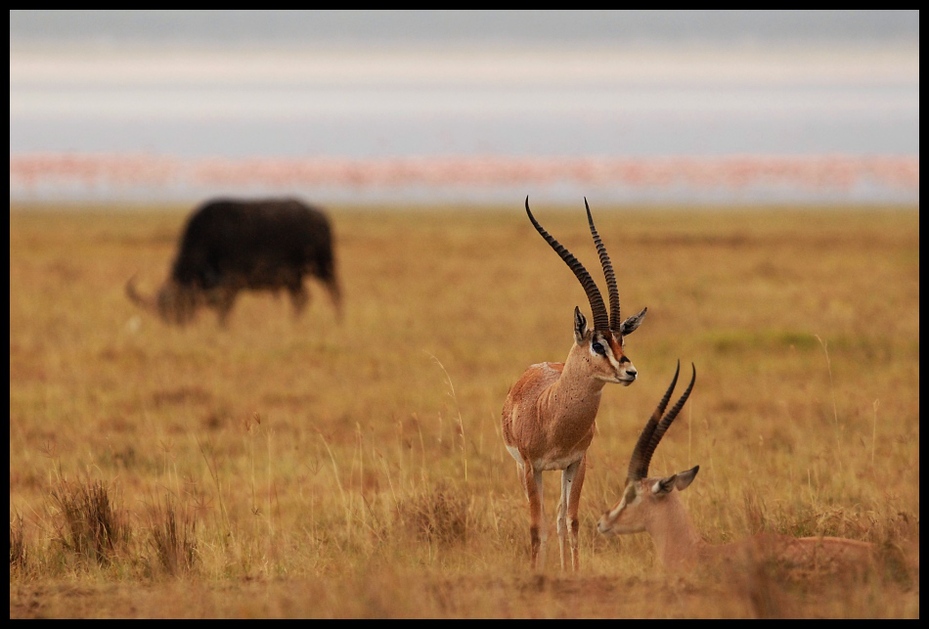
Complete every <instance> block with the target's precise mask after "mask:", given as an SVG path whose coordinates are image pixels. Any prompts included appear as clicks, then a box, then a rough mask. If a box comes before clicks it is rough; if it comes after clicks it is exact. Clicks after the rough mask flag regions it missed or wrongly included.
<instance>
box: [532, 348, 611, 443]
mask: <svg viewBox="0 0 929 629" xmlns="http://www.w3.org/2000/svg"><path fill="white" fill-rule="evenodd" d="M586 354H587V350H586V348H584V347H582V346H579V345H577V344H575V345H573V346H572V347H571V351H570V352H568V357H567V359H566V360H565V362H564V366H563V367H562V369H561V375H560V376H559V377H558V379H557V380H555V381H554V382H552V383H551V384H550V385H549V387H548V388H547V389H546V390H545V391H544V392H543V394H542V396H541V399H540V400H539V404H540V406H542V407H547V408H546V410H547V411H548V413H549V414H548V416H549V417H552V418H554V419H556V421H557V422H559V423H560V422H572V423H573V422H574V421H581V422H586V423H587V425H588V426H589V425H591V424H593V421H594V419H595V418H596V416H597V410H598V409H599V408H600V398H601V394H602V393H603V387H604V386H605V385H606V382H605V381H604V380H601V379H599V378H596V377H594V375H593V374H594V370H593V369H592V367H591V365H590V359H589V358H588V356H587V355H586Z"/></svg>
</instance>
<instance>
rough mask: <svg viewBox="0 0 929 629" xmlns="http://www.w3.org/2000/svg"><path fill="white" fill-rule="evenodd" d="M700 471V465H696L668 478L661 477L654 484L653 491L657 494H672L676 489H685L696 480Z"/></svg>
mask: <svg viewBox="0 0 929 629" xmlns="http://www.w3.org/2000/svg"><path fill="white" fill-rule="evenodd" d="M699 471H700V466H699V465H696V466H694V467H692V468H690V469H689V470H687V471H686V472H680V473H678V474H672V475H671V476H668V477H667V478H660V479H658V480H656V481H655V484H654V485H652V493H653V494H655V495H656V496H659V495H664V494H670V493H671V492H672V491H674V490H675V489H676V490H678V491H683V490H684V489H687V488H688V487H690V484H691V483H692V482H694V478H695V477H696V476H697V472H699Z"/></svg>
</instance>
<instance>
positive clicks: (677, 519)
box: [645, 479, 707, 570]
mask: <svg viewBox="0 0 929 629" xmlns="http://www.w3.org/2000/svg"><path fill="white" fill-rule="evenodd" d="M651 480H652V481H654V480H657V479H651ZM655 506H656V507H657V509H658V510H660V511H661V513H653V514H651V517H648V518H647V520H646V523H645V530H646V531H648V534H649V535H650V536H651V538H652V541H653V542H654V543H655V551H656V553H657V554H658V558H659V560H660V561H661V563H662V564H663V565H664V566H665V568H666V569H669V570H681V569H684V570H686V569H691V568H693V567H695V566H696V565H697V563H698V561H699V558H700V555H701V553H703V552H704V549H705V548H706V547H707V543H706V542H705V541H704V540H703V538H702V537H701V536H700V533H699V532H698V531H697V529H696V528H695V527H694V525H693V522H691V520H690V516H689V515H688V513H687V510H686V509H685V508H684V505H683V504H681V501H680V500H679V499H678V497H677V494H671V495H669V496H667V497H666V498H665V499H664V500H662V501H661V503H660V504H656V505H655Z"/></svg>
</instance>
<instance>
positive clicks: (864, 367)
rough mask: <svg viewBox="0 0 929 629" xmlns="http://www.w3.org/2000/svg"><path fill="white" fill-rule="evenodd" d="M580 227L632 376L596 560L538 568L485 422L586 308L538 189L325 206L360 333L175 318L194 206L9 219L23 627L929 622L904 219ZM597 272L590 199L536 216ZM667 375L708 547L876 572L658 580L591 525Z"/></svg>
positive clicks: (605, 475) (329, 324) (703, 214)
mask: <svg viewBox="0 0 929 629" xmlns="http://www.w3.org/2000/svg"><path fill="white" fill-rule="evenodd" d="M591 204H592V209H593V212H594V217H595V219H596V220H597V225H598V228H599V231H600V234H601V235H602V237H603V240H604V242H605V243H606V245H607V247H608V249H609V251H610V254H611V256H612V259H613V264H614V267H615V269H616V274H617V280H618V285H619V293H620V296H621V300H622V302H621V303H622V308H623V314H624V316H628V315H630V314H633V313H635V312H638V311H639V310H640V309H641V308H642V307H644V306H647V307H648V309H649V312H648V317H647V319H646V321H645V322H644V323H643V324H642V326H641V328H639V330H637V331H636V332H635V334H634V335H630V336H629V337H628V338H627V341H626V351H627V353H628V355H629V356H630V357H631V358H632V360H633V361H634V363H635V365H636V367H637V368H638V370H639V372H640V378H639V380H638V381H637V382H636V383H635V384H634V385H632V386H630V387H628V388H622V387H618V386H607V388H606V389H605V390H604V394H603V400H602V403H601V407H600V412H599V416H598V420H597V435H596V437H595V439H594V441H593V444H592V446H591V448H590V450H589V453H588V455H589V467H588V471H587V478H586V483H585V485H584V490H583V496H582V502H581V515H580V520H581V522H580V524H581V530H580V545H581V570H580V572H579V573H577V574H573V573H570V572H562V571H561V569H560V566H559V565H558V564H557V541H556V540H557V538H556V537H555V535H554V526H553V519H554V511H555V509H554V503H555V500H556V499H557V497H558V493H559V476H558V475H557V474H556V473H548V474H546V480H545V483H546V484H545V503H546V513H547V518H548V520H549V523H550V524H552V527H551V532H550V546H551V547H552V548H553V549H552V550H550V551H549V553H548V563H547V565H546V566H545V567H544V569H543V570H541V571H540V572H539V573H537V574H533V573H531V572H530V571H529V556H528V555H529V531H528V507H527V504H526V499H525V497H524V495H523V493H522V490H521V488H520V485H519V481H518V479H517V475H516V466H515V463H514V462H513V460H512V459H511V457H510V455H509V454H508V453H507V452H506V450H505V449H504V446H503V442H502V438H501V431H500V410H501V407H502V404H503V400H504V397H505V396H506V393H507V390H508V388H509V386H510V384H512V382H513V381H514V380H515V379H516V378H518V377H519V375H520V374H521V372H522V371H523V370H524V369H525V368H526V367H527V366H528V365H530V364H533V363H537V362H542V361H562V360H564V358H565V357H566V356H567V352H568V349H569V347H570V345H571V343H572V342H573V334H572V330H573V309H574V307H575V305H579V306H581V309H582V310H583V311H584V312H587V313H588V316H589V307H588V306H587V301H586V298H585V295H584V292H583V290H582V289H581V287H580V285H579V284H578V282H577V281H576V279H575V278H574V277H573V275H572V274H571V272H570V271H569V270H568V268H567V267H566V266H565V265H564V264H563V263H562V262H561V261H560V260H559V259H558V257H557V256H556V255H555V254H554V253H553V252H552V251H551V249H550V248H549V247H548V246H547V245H546V244H545V243H544V242H543V241H542V239H541V238H539V236H538V234H537V233H536V232H535V230H534V229H533V228H532V226H531V225H530V223H529V221H528V220H527V219H526V215H525V212H524V211H523V207H522V200H516V201H514V203H513V204H512V206H507V207H494V208H486V207H482V208H479V209H475V208H470V207H466V206H459V207H441V208H425V207H423V208H398V207H384V208H374V207H332V208H329V210H330V215H331V218H332V221H333V224H334V227H335V232H336V239H337V243H336V247H337V257H338V263H339V267H340V275H341V278H342V283H343V290H344V294H345V316H344V319H343V320H342V321H341V322H336V321H335V318H334V311H333V309H332V307H331V304H330V303H329V301H328V299H327V298H326V295H325V294H324V292H323V291H322V290H321V288H320V287H319V286H318V285H313V284H312V283H311V284H310V290H311V293H312V296H313V300H312V301H311V304H310V306H309V308H308V310H307V311H306V312H305V313H304V316H303V317H302V318H295V317H294V316H293V315H292V312H291V308H290V304H289V302H288V301H287V299H286V298H284V297H283V296H279V297H277V298H275V297H274V296H271V295H269V294H266V293H264V294H249V295H246V296H244V297H242V298H240V300H239V302H238V303H237V305H236V308H235V310H234V311H233V313H232V317H231V320H230V323H229V325H228V327H227V328H225V329H223V328H221V327H219V326H218V325H217V323H216V318H215V316H214V315H213V313H212V312H202V313H201V314H200V316H199V317H198V319H197V320H196V321H195V322H194V323H193V324H192V325H189V326H187V327H184V328H175V327H170V326H168V325H166V324H164V323H162V322H161V321H160V320H158V319H156V318H154V317H153V316H152V315H151V314H149V313H146V312H143V311H141V310H139V309H138V308H137V307H136V306H134V305H133V304H132V303H130V302H129V301H128V300H127V298H126V296H125V294H124V285H125V283H126V281H127V280H128V279H129V277H130V276H132V275H136V277H137V280H138V285H139V287H140V289H141V290H142V291H145V292H154V291H155V290H156V289H157V287H158V285H159V284H160V283H161V282H162V281H163V280H164V279H165V277H166V275H167V273H168V270H169V265H170V263H171V261H172V258H173V255H174V253H175V249H176V241H177V237H178V235H179V232H180V230H181V228H182V225H183V223H184V220H185V218H186V215H187V212H188V211H189V207H182V206H177V205H172V206H164V207H162V206H154V205H153V206H137V207H119V208H116V207H110V206H80V205H75V206H68V207H65V208H61V207H50V206H28V205H15V204H11V208H10V617H11V618H37V617H46V618H210V617H221V618H297V617H305V618H408V617H409V618H575V617H576V618H627V617H631V618H666V617H672V618H688V617H692V618H745V617H760V616H767V617H772V616H773V617H812V618H816V617H825V618H853V617H864V618H918V617H919V514H920V508H919V389H918V387H919V211H918V208H914V207H904V208H784V207H770V208H755V207H752V208H742V209H738V208H727V209H718V210H717V209H710V208H701V209H698V210H692V209H687V208H624V207H606V206H604V207H600V206H598V205H597V204H596V202H595V200H593V199H592V200H591ZM533 211H534V213H535V215H536V216H537V218H538V219H539V220H540V221H541V222H542V224H543V225H544V226H545V227H546V228H547V229H548V230H549V231H550V232H551V233H552V234H553V235H555V237H557V238H558V239H559V240H561V242H562V243H563V244H565V245H566V246H567V247H568V248H569V249H570V250H571V251H572V252H574V253H575V254H576V255H577V257H578V258H579V259H580V260H581V262H583V263H584V264H585V265H586V266H587V268H588V269H589V270H590V271H591V273H592V275H593V276H594V278H595V279H596V280H597V281H598V282H599V283H600V286H601V287H602V290H605V285H604V283H603V281H602V274H601V273H600V272H599V265H598V262H597V257H596V252H595V250H594V247H593V244H592V243H591V240H590V235H589V232H588V231H587V225H586V220H585V214H584V211H583V204H579V205H578V206H577V207H574V206H572V207H560V206H547V205H545V204H544V203H542V202H537V203H535V204H533ZM678 359H680V361H681V364H682V365H683V366H684V368H683V369H682V371H684V370H687V371H689V364H690V363H691V362H692V363H694V364H695V365H696V369H697V384H696V388H695V390H694V393H693V395H692V397H691V399H690V401H689V402H688V404H687V406H686V407H685V409H684V411H683V412H682V414H681V417H680V418H679V419H678V421H677V422H676V423H675V425H674V426H673V427H672V429H671V430H670V431H669V432H668V434H667V435H666V436H665V438H664V440H663V442H662V444H661V447H660V448H658V450H657V452H656V453H655V456H654V459H653V460H652V465H651V468H652V470H653V471H654V472H656V473H667V474H670V473H672V472H677V471H681V470H684V469H687V468H689V467H692V466H693V465H696V464H699V465H700V466H701V468H700V474H699V476H698V477H697V479H696V480H695V481H694V484H693V486H691V487H690V488H689V489H688V491H687V492H684V493H683V494H682V498H683V499H684V500H685V502H686V504H687V506H688V508H689V510H690V513H691V515H692V517H693V520H694V523H695V524H696V526H697V528H698V529H700V531H701V532H702V534H703V535H704V537H705V538H706V539H707V540H709V541H711V542H723V541H728V540H732V539H735V538H738V537H740V536H742V535H746V534H750V533H753V532H758V531H772V532H779V533H788V534H791V535H839V536H844V537H849V538H853V539H859V540H867V541H872V542H875V543H877V544H880V545H881V547H882V548H892V549H896V550H897V551H900V553H902V556H903V557H905V558H906V562H905V563H904V564H903V565H898V566H896V567H895V568H894V569H893V570H874V571H872V572H870V573H868V574H866V575H865V576H864V577H861V578H855V579H841V578H835V577H829V578H825V577H817V576H816V575H812V576H810V577H809V578H804V579H781V578H775V577H769V576H765V575H761V576H759V575H754V576H751V577H748V576H746V577H745V578H744V579H733V578H731V577H726V578H723V577H716V576H714V575H711V574H695V575H688V576H685V577H679V576H672V575H668V574H665V573H664V572H663V571H662V570H661V569H660V568H659V566H658V564H657V561H656V557H655V553H654V550H653V548H652V543H651V541H650V540H649V539H648V537H647V536H645V535H637V536H625V537H604V536H601V535H599V534H598V533H597V531H596V521H597V518H598V517H599V515H600V513H601V512H602V510H603V509H604V508H606V507H607V506H609V505H610V504H612V503H614V502H615V501H616V500H617V499H618V498H619V492H620V491H621V489H622V483H623V481H624V479H625V473H626V467H627V465H628V459H629V455H630V453H631V450H632V447H633V445H634V443H635V439H636V438H637V436H638V433H639V431H640V430H641V428H642V426H643V425H644V422H645V421H646V420H647V419H648V417H649V415H650V414H651V412H652V410H653V409H654V407H655V405H656V404H657V402H658V400H659V398H660V397H661V395H662V393H663V392H664V389H665V387H666V386H667V384H668V382H669V380H670V378H671V376H672V374H673V372H674V367H675V364H676V361H677V360H678Z"/></svg>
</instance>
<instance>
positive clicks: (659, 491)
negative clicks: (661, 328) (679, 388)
mask: <svg viewBox="0 0 929 629" xmlns="http://www.w3.org/2000/svg"><path fill="white" fill-rule="evenodd" d="M691 367H692V368H693V375H692V376H691V378H690V384H689V385H687V390H685V391H684V393H683V395H681V398H680V399H679V400H678V401H677V403H676V404H675V405H674V406H673V407H672V408H671V410H669V411H668V412H667V414H665V415H664V417H662V413H664V411H665V408H666V407H667V406H668V401H669V400H670V399H671V393H672V392H673V391H674V387H675V385H677V377H678V375H679V374H680V371H681V363H680V361H678V363H677V369H676V370H675V372H674V379H673V380H672V381H671V385H670V386H669V387H668V390H667V391H666V392H665V394H664V397H663V398H661V402H659V403H658V407H657V408H656V409H655V412H654V413H652V416H651V418H650V419H649V420H648V423H646V424H645V428H644V429H642V434H640V435H639V440H638V441H637V442H636V444H635V450H633V451H632V459H631V460H630V461H629V473H628V475H627V476H626V486H625V488H624V489H623V496H622V498H621V499H620V500H619V502H617V503H616V504H615V505H613V506H612V507H611V508H610V509H608V510H607V511H606V512H604V514H603V515H602V516H601V517H600V521H599V522H598V523H597V530H599V531H600V532H601V533H605V534H618V535H624V534H628V533H641V532H643V531H649V532H653V531H654V527H657V526H669V525H671V523H672V522H673V521H674V517H673V516H672V515H671V514H670V512H671V511H677V512H680V509H679V503H678V498H677V494H676V493H674V492H675V490H676V491H681V490H683V489H686V488H687V487H688V486H689V485H690V483H691V482H693V480H694V477H695V476H696V475H697V472H698V471H699V470H700V466H699V465H698V466H696V467H693V468H691V469H689V470H687V471H686V472H680V473H678V474H672V475H671V476H668V477H665V478H649V477H648V465H649V463H650V462H651V460H652V454H653V453H654V452H655V448H656V447H658V443H659V442H660V441H661V438H662V437H663V436H664V433H665V431H666V430H667V429H668V427H670V426H671V422H673V421H674V418H675V417H677V414H678V413H679V412H680V411H681V409H682V408H683V407H684V403H685V402H686V401H687V398H688V397H690V392H691V391H692V390H693V388H694V382H695V381H696V379H697V369H696V367H693V365H691Z"/></svg>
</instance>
